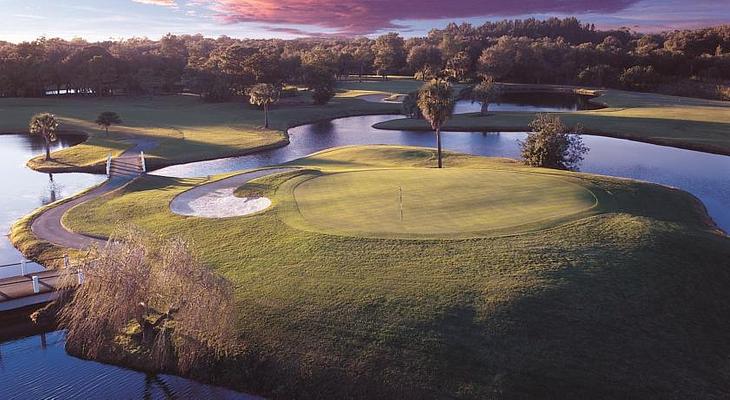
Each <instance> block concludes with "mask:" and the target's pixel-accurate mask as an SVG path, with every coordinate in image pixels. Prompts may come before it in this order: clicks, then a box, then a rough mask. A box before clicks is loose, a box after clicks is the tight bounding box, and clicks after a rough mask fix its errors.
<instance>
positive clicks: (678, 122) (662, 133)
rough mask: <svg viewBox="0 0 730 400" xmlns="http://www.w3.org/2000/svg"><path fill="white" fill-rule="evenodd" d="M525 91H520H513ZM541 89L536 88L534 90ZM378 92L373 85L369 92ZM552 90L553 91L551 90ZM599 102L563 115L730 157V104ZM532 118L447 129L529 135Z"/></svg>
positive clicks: (412, 124) (464, 117) (605, 95)
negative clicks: (591, 107)
mask: <svg viewBox="0 0 730 400" xmlns="http://www.w3.org/2000/svg"><path fill="white" fill-rule="evenodd" d="M511 86H512V87H513V88H514V87H519V86H520V85H511ZM531 86H533V87H534V86H536V85H531ZM369 87H370V88H371V89H372V85H371V86H369ZM545 87H548V86H545ZM601 93H602V95H601V96H599V97H597V98H596V99H595V101H596V102H599V103H603V104H605V105H606V106H607V107H608V108H603V109H600V110H590V111H576V112H563V113H559V114H560V118H561V119H562V120H563V121H564V122H566V123H568V124H570V125H576V124H580V125H582V126H583V131H584V132H585V133H589V134H596V135H603V136H611V137H619V138H625V139H631V140H638V141H642V142H649V143H655V144H662V145H669V146H675V147H681V148H687V149H693V150H700V151H708V152H714V153H719V154H727V155H730V102H727V101H716V100H703V99H694V98H687V97H675V96H666V95H660V94H653V93H637V92H627V91H621V90H602V91H601ZM534 117H535V115H534V113H528V112H490V113H488V114H487V115H484V116H482V115H479V114H461V115H456V116H454V117H453V118H452V119H451V120H450V121H449V122H447V124H446V126H445V127H444V129H445V130H449V131H527V130H529V128H528V124H529V123H530V121H532V120H533V119H534ZM376 127H378V128H382V129H396V130H428V129H430V128H429V126H428V125H427V123H426V122H425V121H423V120H415V119H398V120H393V121H386V122H383V123H380V124H378V125H376Z"/></svg>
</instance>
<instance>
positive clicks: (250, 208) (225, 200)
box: [170, 168, 293, 218]
mask: <svg viewBox="0 0 730 400" xmlns="http://www.w3.org/2000/svg"><path fill="white" fill-rule="evenodd" d="M291 170H293V168H278V169H268V170H261V171H254V172H248V173H245V174H240V175H236V176H232V177H230V178H226V179H222V180H220V181H217V182H212V183H208V184H205V185H201V186H197V187H194V188H192V189H190V190H188V191H186V192H183V193H181V194H179V195H178V196H176V197H175V198H174V199H173V200H172V202H171V203H170V210H171V211H172V212H173V213H175V214H179V215H187V216H193V217H202V218H228V217H241V216H244V215H250V214H254V213H257V212H260V211H263V210H265V209H267V208H269V207H271V200H270V199H269V198H267V197H237V196H236V195H235V194H234V192H235V191H236V189H237V188H239V187H240V186H242V185H244V184H246V182H248V181H250V180H252V179H256V178H260V177H262V176H266V175H272V174H276V173H280V172H288V171H291Z"/></svg>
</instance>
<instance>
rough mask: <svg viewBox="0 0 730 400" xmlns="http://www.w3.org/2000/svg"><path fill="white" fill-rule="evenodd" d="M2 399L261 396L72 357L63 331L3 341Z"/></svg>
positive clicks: (0, 361)
mask: <svg viewBox="0 0 730 400" xmlns="http://www.w3.org/2000/svg"><path fill="white" fill-rule="evenodd" d="M0 398H2V399H30V398H36V399H41V398H42V399H224V400H225V399H241V400H244V399H249V400H251V399H257V398H255V397H251V396H246V395H244V394H240V393H236V392H233V391H230V390H227V389H222V388H216V387H212V386H207V385H203V384H200V383H197V382H194V381H190V380H187V379H183V378H180V377H177V376H171V375H156V376H154V375H147V374H145V373H142V372H137V371H132V370H129V369H124V368H119V367H115V366H111V365H105V364H101V363H97V362H93V361H86V360H81V359H79V358H75V357H71V356H69V355H68V354H66V351H65V350H64V335H63V333H62V332H60V331H59V332H51V333H47V334H45V335H36V336H31V337H28V338H25V339H20V340H15V341H10V342H5V343H0Z"/></svg>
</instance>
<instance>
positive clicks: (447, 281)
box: [0, 79, 730, 399]
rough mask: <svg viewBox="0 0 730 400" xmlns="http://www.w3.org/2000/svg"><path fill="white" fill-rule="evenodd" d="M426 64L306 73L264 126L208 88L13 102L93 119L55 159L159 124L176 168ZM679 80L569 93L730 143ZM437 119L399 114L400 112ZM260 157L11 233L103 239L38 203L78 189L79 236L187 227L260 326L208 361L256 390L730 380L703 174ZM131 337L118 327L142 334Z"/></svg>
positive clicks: (558, 394)
mask: <svg viewBox="0 0 730 400" xmlns="http://www.w3.org/2000/svg"><path fill="white" fill-rule="evenodd" d="M417 84H418V83H417V82H415V81H410V80H400V79H399V80H392V81H387V82H363V83H359V82H347V83H342V84H341V86H340V91H339V93H338V95H337V97H335V98H334V99H333V100H332V102H331V103H330V104H328V105H326V106H313V105H309V104H308V103H307V102H306V100H307V98H306V96H307V94H306V93H305V94H300V95H298V96H301V97H298V96H297V97H294V98H293V99H289V100H287V101H283V102H282V103H281V104H277V105H276V106H275V107H272V109H271V111H270V118H271V123H272V125H271V129H263V128H262V127H261V126H262V122H263V119H262V113H261V111H259V110H256V109H254V108H251V107H248V106H244V105H242V104H238V103H214V104H210V103H203V102H200V101H199V100H198V99H195V98H193V97H191V96H168V97H150V98H140V99H131V98H103V99H99V100H95V99H83V98H76V99H69V100H64V101H63V102H60V101H58V102H56V101H55V99H42V100H41V99H23V100H20V101H16V102H15V103H14V104H10V103H9V102H8V103H4V102H5V101H6V100H5V99H0V104H3V106H2V107H0V112H2V113H3V115H8V118H6V119H3V120H2V121H3V122H2V124H3V125H2V130H4V131H8V132H17V131H20V130H22V129H23V128H22V127H21V126H22V125H21V124H22V123H23V120H24V119H25V118H26V117H27V114H28V113H33V112H35V111H38V110H40V109H48V110H51V111H53V112H55V113H57V114H58V115H59V116H60V117H61V118H62V123H63V124H64V125H63V128H64V129H67V130H68V131H74V132H83V133H84V134H86V135H88V136H89V138H88V140H87V141H86V142H85V143H83V144H80V145H77V146H74V147H69V148H67V149H64V150H61V151H58V152H55V153H53V160H52V161H51V162H45V161H43V160H42V159H41V158H35V159H33V160H31V161H30V163H29V166H30V167H32V168H34V169H38V170H41V171H95V170H99V169H100V168H102V167H103V162H104V160H105V157H106V155H107V154H108V153H110V152H111V153H112V154H113V155H115V154H122V153H123V152H124V151H128V149H130V148H132V147H133V146H134V145H135V144H139V143H141V142H143V143H147V144H149V143H153V144H154V145H153V146H152V148H150V149H149V150H146V151H145V155H146V156H147V157H148V158H149V160H148V163H149V165H151V167H150V169H156V168H159V167H162V166H166V165H172V164H178V163H183V162H188V161H195V160H207V159H215V158H220V157H226V156H234V155H243V154H249V153H251V152H260V154H269V153H266V151H262V150H264V149H270V148H274V147H281V146H285V147H286V146H293V145H294V144H290V145H287V143H288V142H289V140H290V136H289V135H288V133H287V130H288V128H289V127H292V126H297V125H301V124H304V123H306V122H315V121H320V120H329V119H332V118H336V117H341V116H349V115H361V114H382V113H395V112H397V110H398V109H399V105H397V104H387V103H377V102H371V101H364V100H361V99H359V98H358V96H362V95H374V94H378V95H381V94H382V95H384V96H390V95H392V94H398V93H401V92H405V91H406V90H404V89H409V87H410V86H412V85H417ZM663 98H664V97H662V96H659V95H654V94H635V93H628V92H621V91H607V92H605V93H603V95H602V96H601V97H598V98H597V99H595V100H596V101H601V102H605V103H606V104H607V105H608V106H609V108H605V109H601V110H592V111H576V112H565V113H560V116H561V118H563V119H564V120H565V121H568V122H570V123H573V122H581V123H585V126H586V129H587V130H588V131H589V132H593V130H591V129H590V121H595V124H597V125H596V126H599V125H600V126H602V127H603V129H606V132H610V134H609V136H617V137H628V136H630V132H638V133H637V135H639V136H636V137H635V139H636V140H639V141H648V142H655V141H658V139H657V138H656V137H655V136H652V135H653V134H654V133H653V132H657V131H658V130H659V129H660V128H657V126H656V125H654V124H653V123H651V124H650V123H647V120H646V119H645V118H644V117H642V116H644V115H649V114H652V115H654V117H652V118H654V119H656V120H657V121H659V122H658V124H659V125H661V124H666V126H672V127H674V128H672V129H675V131H674V132H679V131H682V132H685V131H684V130H683V129H681V127H682V126H685V125H683V124H690V125H691V124H700V125H698V126H701V127H702V128H701V129H692V130H689V131H686V132H691V133H692V136H691V137H690V136H687V135H686V134H685V136H683V137H682V138H681V140H678V141H675V142H672V145H676V146H677V147H689V148H692V147H694V146H696V145H699V144H700V143H710V144H711V146H717V147H716V149H722V148H723V146H726V145H727V143H729V142H728V141H727V140H728V137H727V135H726V134H724V133H723V132H724V131H723V129H725V127H726V126H728V125H730V120H727V121H726V120H723V119H722V118H725V117H724V116H722V117H718V118H719V119H718V120H719V121H724V122H717V123H716V126H715V127H714V128H713V125H712V124H710V123H709V122H707V121H704V120H703V119H707V118H715V116H712V115H710V114H707V115H705V114H704V113H705V112H715V113H717V115H720V114H722V112H723V111H726V110H727V108H723V107H726V106H725V105H724V103H721V104H717V105H712V106H711V105H710V104H711V103H712V102H709V103H708V101H705V100H693V101H694V103H689V102H688V103H686V104H684V105H683V106H682V107H683V108H682V110H684V112H685V113H686V114H684V115H685V116H686V118H687V119H686V120H684V119H683V120H678V119H677V118H679V117H680V116H678V115H677V114H676V112H677V110H676V109H674V108H673V107H674V106H670V105H669V104H673V103H672V102H670V101H665V102H663V101H664V100H662V99H663ZM677 99H679V98H673V99H672V101H673V102H676V101H678V100H677ZM681 100H682V101H685V99H681ZM23 102H25V104H24V105H22V106H21V105H20V104H21V103H23ZM614 102H615V103H614ZM662 102H663V103H662ZM612 104H613V105H612ZM619 104H621V105H622V106H623V107H624V108H621V109H620V110H619V109H618V108H619ZM713 107H714V108H713ZM665 108H666V109H665ZM102 109H114V110H117V112H119V114H120V115H121V116H122V118H123V120H124V122H123V123H122V124H121V125H119V126H113V127H112V128H111V129H110V132H109V134H108V135H107V134H106V133H105V132H103V131H102V130H100V129H98V128H97V127H95V126H93V122H92V118H93V117H94V116H95V115H96V114H97V113H98V112H99V111H100V110H102ZM647 113H648V114H647ZM693 113H694V114H693ZM630 115H635V116H630ZM533 117H534V113H529V112H490V113H489V114H487V115H485V116H479V115H477V114H465V115H456V116H454V118H453V119H452V120H451V122H449V123H448V124H447V128H448V129H466V128H468V129H469V130H481V129H491V128H492V126H493V125H492V124H496V125H494V126H499V127H500V129H504V130H519V129H524V127H523V126H522V125H521V124H525V126H526V124H527V123H528V122H529V121H530V120H531V119H532V118H533ZM465 121H466V122H465ZM461 123H468V124H473V125H469V126H460V125H458V124H461ZM423 124H425V123H424V122H423V121H419V120H411V119H393V120H390V121H386V122H383V123H380V124H378V126H380V127H384V128H388V129H389V128H394V129H415V130H419V129H426V128H425V127H424V126H423ZM317 132H318V131H317V130H316V129H315V130H314V134H313V135H316V134H317ZM362 132H363V133H362V135H365V134H366V133H365V130H363V131H362ZM380 132H386V133H387V132H389V131H387V130H381V131H380ZM667 132H668V133H667V135H670V134H672V133H671V132H672V131H667ZM595 133H599V134H601V133H600V132H595ZM393 134H394V135H397V134H398V133H396V132H393ZM423 135H429V136H428V137H429V138H431V137H432V136H430V134H429V133H425V132H424V133H423ZM665 136H666V135H665ZM666 137H669V136H666ZM307 138H314V139H316V138H317V136H307ZM308 140H313V139H308ZM298 145H299V146H301V144H298ZM285 147H282V149H283V148H285ZM263 160H266V157H265V156H263ZM261 163H262V164H261V166H260V167H256V168H252V169H248V170H229V172H226V173H223V174H217V175H216V174H213V175H210V176H201V177H195V178H185V177H174V176H163V175H155V174H154V173H152V174H145V175H142V176H140V177H138V178H136V179H134V180H130V181H129V182H126V183H124V184H123V185H121V186H115V187H110V188H109V189H104V188H101V189H92V190H90V192H91V193H94V196H90V197H88V200H86V201H79V200H78V199H79V198H81V197H80V196H85V195H84V194H79V195H77V196H75V197H72V198H67V199H65V200H62V201H61V202H58V203H54V204H51V205H48V206H45V207H44V208H41V209H39V210H36V211H35V212H34V213H32V214H30V215H27V216H26V217H24V218H22V219H20V220H18V221H17V222H16V223H15V225H14V226H13V228H12V231H11V235H10V237H11V240H12V242H13V244H14V245H15V246H16V247H17V248H19V249H20V250H21V251H23V252H24V253H25V254H27V255H29V256H32V257H34V258H37V259H47V258H51V257H55V256H60V255H62V254H70V255H71V256H72V258H80V257H83V255H84V254H86V252H85V250H81V248H83V247H84V246H82V245H79V246H61V245H59V244H57V242H56V241H54V240H53V238H52V237H47V236H43V235H47V232H46V233H43V232H42V231H35V228H34V226H33V225H34V222H35V221H38V220H39V219H42V218H44V217H43V216H44V214H45V215H46V217H47V216H48V215H50V214H49V213H48V210H52V209H54V208H56V207H59V205H60V204H64V201H69V200H70V201H71V203H68V204H69V205H68V206H66V208H68V210H67V211H66V212H65V213H61V214H59V221H57V223H58V226H59V228H58V229H63V230H67V231H69V238H70V240H72V241H73V239H74V238H75V237H76V238H78V237H84V238H87V240H86V242H85V243H87V242H88V241H92V242H93V241H98V240H103V239H104V238H106V237H108V236H109V235H110V234H112V232H114V230H115V229H117V228H118V227H120V226H125V225H132V226H135V227H138V228H140V229H143V230H144V231H148V232H150V233H152V234H156V235H160V236H162V237H181V238H183V239H185V240H187V241H188V242H189V243H190V245H191V248H192V250H193V251H194V253H195V254H196V255H197V257H199V259H200V260H201V261H202V262H203V263H204V264H205V265H206V266H208V267H210V268H211V269H212V270H213V271H215V272H216V273H217V274H220V275H221V276H223V277H225V278H226V279H227V280H228V281H230V282H231V283H232V284H233V287H234V293H235V306H236V315H235V317H236V336H237V337H238V340H239V342H240V344H241V346H243V349H244V351H243V353H242V354H239V355H237V356H236V358H231V359H226V360H224V361H223V362H221V363H220V364H218V365H217V366H215V367H214V371H208V370H206V371H197V372H196V371H193V372H192V373H191V376H193V377H196V376H198V375H197V374H198V373H199V374H200V376H205V379H206V380H210V376H211V375H212V376H215V379H214V380H213V382H212V383H215V384H218V385H223V386H227V387H231V388H234V389H238V390H241V391H244V392H247V393H256V394H262V395H265V396H269V397H274V398H276V397H292V396H296V397H297V398H408V399H410V398H412V399H420V398H468V399H483V398H494V397H497V398H534V397H555V398H589V397H590V398H593V397H595V394H596V393H600V394H603V395H605V396H606V397H611V398H616V397H624V398H625V397H653V398H687V397H695V396H697V397H703V398H721V397H722V395H723V394H724V393H725V392H724V390H725V388H724V385H725V384H724V379H725V376H726V374H727V370H726V366H725V364H726V357H725V356H724V355H725V354H727V353H728V352H729V351H730V344H728V343H727V341H726V340H725V337H726V333H727V332H728V330H730V320H729V319H727V318H725V317H724V316H725V315H728V313H729V312H730V301H728V300H726V298H727V296H725V294H724V293H725V291H726V288H727V286H728V284H730V272H728V270H727V267H728V264H727V260H728V259H730V239H729V238H728V237H727V236H726V234H725V233H724V232H722V230H720V229H719V228H718V227H717V226H716V225H715V223H714V222H713V221H712V219H711V218H710V217H709V216H708V214H707V212H706V210H705V207H704V206H703V204H702V202H700V201H699V200H698V199H697V198H696V197H694V196H693V195H691V194H689V193H687V192H684V191H681V190H678V189H675V188H670V187H667V186H661V185H657V184H652V183H647V182H642V181H637V180H630V179H621V178H612V177H606V176H600V175H594V174H586V173H579V172H568V171H560V170H554V169H546V168H535V167H528V166H525V165H524V164H523V163H521V162H518V161H516V160H512V159H507V158H498V157H481V156H476V155H467V154H462V153H457V152H451V151H446V152H445V154H444V165H445V166H446V168H444V169H437V168H435V165H436V152H435V150H434V149H432V148H426V147H415V146H396V145H376V144H372V145H360V146H354V145H353V146H342V147H334V148H328V149H326V150H322V151H318V152H315V153H313V154H309V155H307V156H305V157H302V158H296V159H293V160H289V161H285V162H281V163H270V162H269V163H264V161H261ZM74 198H75V199H76V200H74ZM42 233H43V234H42ZM41 236H43V237H41ZM120 343H123V342H117V344H116V345H115V346H118V348H117V349H116V350H118V351H121V352H122V353H123V352H125V351H129V349H127V348H125V347H124V346H123V344H120ZM109 361H111V360H109ZM677 382H681V385H677Z"/></svg>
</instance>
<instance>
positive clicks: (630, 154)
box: [155, 115, 730, 231]
mask: <svg viewBox="0 0 730 400" xmlns="http://www.w3.org/2000/svg"><path fill="white" fill-rule="evenodd" d="M392 118H399V117H393V116H388V115H376V116H366V117H349V118H341V119H336V120H333V121H326V122H320V123H316V124H311V125H303V126H300V127H296V128H292V129H290V130H289V134H290V140H291V143H290V144H289V145H288V146H285V147H281V148H278V149H273V150H269V151H265V152H261V153H258V154H253V155H249V156H243V157H232V158H225V159H220V160H213V161H203V162H197V163H190V164H183V165H176V166H173V167H168V168H164V169H161V170H158V171H156V172H155V173H156V174H160V175H168V176H176V177H193V176H205V175H214V174H218V173H223V172H229V171H235V170H240V169H246V168H255V167H261V166H266V165H272V164H279V163H283V162H287V161H291V160H294V159H297V158H300V157H304V156H306V155H307V154H311V153H313V152H315V151H320V150H323V149H327V148H330V147H335V146H346V145H361V144H396V145H407V146H428V147H433V146H434V144H435V139H434V136H433V134H432V133H430V132H412V131H384V130H379V129H375V128H372V125H373V124H376V123H378V122H382V121H387V120H390V119H392ZM442 135H443V136H442V140H443V145H444V147H445V148H446V149H449V150H454V151H458V152H463V153H469V154H477V155H483V156H493V157H510V158H519V143H518V141H519V140H521V139H524V138H525V136H526V133H524V132H523V133H519V132H518V133H515V132H503V133H482V132H444V133H443V134H442ZM583 141H584V142H585V143H586V144H587V145H588V147H590V149H591V150H590V152H589V153H588V154H587V155H586V158H585V160H584V161H583V164H582V166H581V171H584V172H591V173H596V174H603V175H610V176H616V177H625V178H633V179H640V180H645V181H650V182H656V183H661V184H664V185H669V186H674V187H677V188H680V189H683V190H686V191H688V192H690V193H692V194H694V195H695V196H697V197H698V198H700V199H701V200H702V201H703V202H704V203H705V205H706V206H707V208H708V211H709V213H710V215H711V216H712V217H713V219H714V220H715V222H716V223H717V224H718V225H719V226H720V227H721V228H723V229H724V230H725V231H730V157H728V156H722V155H716V154H709V153H702V152H699V151H692V150H683V149H677V148H673V147H667V146H657V145H653V144H647V143H640V142H634V141H630V140H623V139H614V138H608V137H601V136H588V135H586V136H583Z"/></svg>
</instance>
